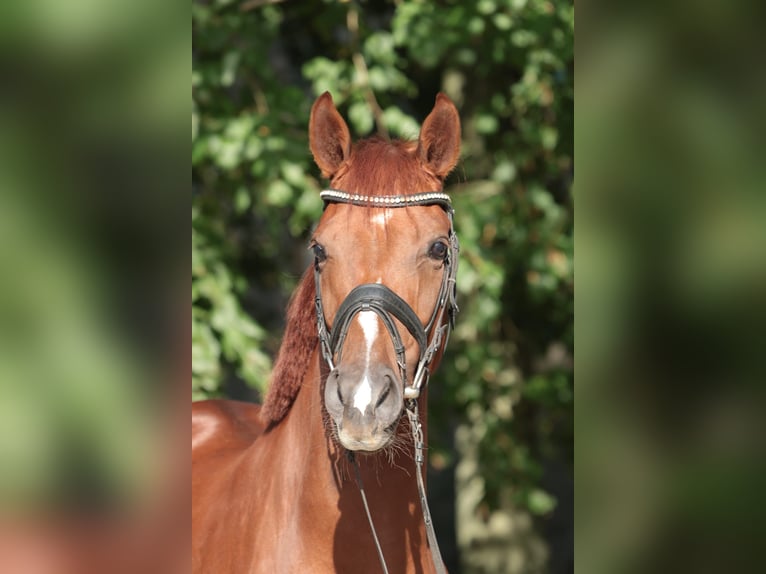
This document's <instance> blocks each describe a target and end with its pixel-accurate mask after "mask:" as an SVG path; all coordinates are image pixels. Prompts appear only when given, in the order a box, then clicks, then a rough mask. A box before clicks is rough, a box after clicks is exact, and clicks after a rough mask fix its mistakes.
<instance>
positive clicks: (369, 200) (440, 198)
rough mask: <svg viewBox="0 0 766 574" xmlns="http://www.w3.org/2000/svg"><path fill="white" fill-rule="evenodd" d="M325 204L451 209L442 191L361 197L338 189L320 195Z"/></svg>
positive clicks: (325, 191)
mask: <svg viewBox="0 0 766 574" xmlns="http://www.w3.org/2000/svg"><path fill="white" fill-rule="evenodd" d="M319 197H321V198H322V200H323V201H324V202H325V203H349V204H351V205H358V206H362V207H365V206H366V207H407V206H409V205H434V204H436V205H441V206H442V207H444V208H447V209H449V208H451V205H452V202H451V201H450V197H449V195H447V194H446V193H442V192H440V191H427V192H424V193H411V194H407V195H359V194H356V193H348V192H345V191H340V190H337V189H325V190H324V191H322V192H320V193H319Z"/></svg>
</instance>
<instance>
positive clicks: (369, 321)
mask: <svg viewBox="0 0 766 574" xmlns="http://www.w3.org/2000/svg"><path fill="white" fill-rule="evenodd" d="M357 319H358V320H359V325H360V326H361V327H362V332H363V333H364V342H365V344H366V345H367V356H366V357H365V366H364V376H363V377H362V382H361V383H360V384H359V386H358V387H357V389H356V392H355V393H354V408H356V409H358V410H359V412H360V413H362V414H364V410H365V409H366V408H367V405H369V404H370V401H371V400H372V385H371V384H370V379H369V378H368V377H367V372H368V369H369V367H370V355H371V354H372V345H373V343H374V342H375V338H376V337H377V336H378V316H377V314H376V313H375V312H374V311H362V312H361V313H359V315H357Z"/></svg>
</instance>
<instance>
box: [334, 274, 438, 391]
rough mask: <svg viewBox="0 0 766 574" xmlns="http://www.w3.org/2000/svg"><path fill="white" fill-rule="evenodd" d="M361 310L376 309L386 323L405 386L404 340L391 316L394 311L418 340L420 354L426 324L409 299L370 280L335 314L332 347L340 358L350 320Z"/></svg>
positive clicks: (424, 337)
mask: <svg viewBox="0 0 766 574" xmlns="http://www.w3.org/2000/svg"><path fill="white" fill-rule="evenodd" d="M362 311H368V312H374V313H376V314H377V315H378V316H379V317H380V319H381V321H383V324H384V325H385V326H386V329H387V330H388V333H389V335H390V336H391V341H392V342H393V345H394V351H395V352H396V359H397V363H398V365H399V374H400V375H401V377H402V382H403V384H404V386H405V387H406V386H407V368H406V360H405V356H404V344H403V343H402V337H401V335H399V331H398V329H397V328H396V325H395V324H394V321H393V319H392V318H391V316H392V315H393V316H394V317H395V318H396V319H398V320H399V321H400V322H401V323H402V325H404V326H405V327H406V328H407V330H408V331H409V332H410V333H411V334H412V336H413V337H414V338H415V340H416V341H417V342H418V348H419V349H420V352H421V358H422V356H423V352H424V350H425V349H426V345H427V339H426V332H425V330H424V329H423V325H421V324H420V319H418V316H417V315H415V312H414V311H413V310H412V308H411V307H410V306H409V305H408V304H407V302H406V301H405V300H404V299H402V298H401V297H399V295H397V294H396V293H394V292H393V291H391V289H389V288H388V287H386V286H385V285H381V284H380V283H368V284H365V285H359V286H358V287H355V288H354V289H352V291H351V293H349V294H348V297H346V298H345V299H344V300H343V303H342V304H341V306H340V309H338V312H337V313H336V314H335V324H334V325H333V327H332V330H331V332H332V335H331V337H330V348H331V349H333V350H334V351H335V353H336V354H337V359H338V362H340V360H341V353H342V351H343V342H344V340H345V338H346V335H347V334H348V329H349V325H350V324H351V320H352V319H353V318H354V317H355V316H356V315H357V314H358V313H361V312H362Z"/></svg>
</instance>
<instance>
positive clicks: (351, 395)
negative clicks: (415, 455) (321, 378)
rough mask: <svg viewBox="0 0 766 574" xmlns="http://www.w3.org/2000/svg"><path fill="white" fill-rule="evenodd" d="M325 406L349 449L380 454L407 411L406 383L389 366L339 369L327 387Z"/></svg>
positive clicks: (338, 434)
mask: <svg viewBox="0 0 766 574" xmlns="http://www.w3.org/2000/svg"><path fill="white" fill-rule="evenodd" d="M324 398H325V407H326V409H327V413H328V414H329V415H330V418H331V419H332V421H333V424H335V428H336V430H337V437H338V441H339V442H340V443H341V445H343V446H344V447H345V448H347V449H348V450H353V451H370V452H372V451H376V450H380V449H381V448H384V447H385V446H387V445H388V444H389V443H390V442H391V441H392V440H393V436H394V433H395V430H396V426H397V422H398V421H399V418H400V416H401V413H402V409H403V408H404V399H403V392H402V382H401V381H400V380H399V378H398V377H397V375H396V373H395V372H394V371H393V370H392V369H390V368H389V367H387V366H385V365H378V366H375V367H370V368H367V369H364V370H362V369H358V368H354V367H353V366H339V367H337V368H335V369H333V371H332V372H331V373H330V374H329V376H328V377H327V382H326V384H325V396H324Z"/></svg>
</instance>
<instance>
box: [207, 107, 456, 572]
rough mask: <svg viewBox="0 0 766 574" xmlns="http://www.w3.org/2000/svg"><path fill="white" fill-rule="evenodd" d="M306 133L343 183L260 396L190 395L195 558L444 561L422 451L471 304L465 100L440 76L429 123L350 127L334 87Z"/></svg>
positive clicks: (339, 565) (370, 564)
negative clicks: (450, 352)
mask: <svg viewBox="0 0 766 574" xmlns="http://www.w3.org/2000/svg"><path fill="white" fill-rule="evenodd" d="M309 141H310V147H311V152H312V154H313V156H314V160H315V161H316V163H317V165H318V166H319V168H320V169H321V172H322V176H323V177H326V178H327V179H329V181H330V187H331V189H328V190H326V191H323V192H322V198H323V200H324V201H325V204H326V206H325V211H324V213H323V215H322V217H321V219H320V221H319V225H318V227H317V228H316V231H315V233H314V235H313V238H312V240H311V244H310V249H311V250H312V251H313V255H314V264H313V265H312V266H311V267H310V268H309V269H308V270H307V271H306V273H305V274H304V276H303V278H302V280H301V281H300V283H299V285H298V287H297V289H296V292H295V293H294V294H293V297H292V299H291V302H290V305H289V307H288V312H287V325H286V332H285V336H284V340H283V343H282V347H281V349H280V351H279V354H278V357H277V360H276V364H275V366H274V371H273V375H272V379H271V382H270V386H269V390H268V393H267V395H266V397H265V400H264V403H263V405H262V406H258V405H255V404H246V403H239V402H233V401H219V400H212V401H203V402H198V403H194V404H192V561H193V571H194V572H197V573H206V574H224V573H268V574H275V573H276V574H284V573H292V572H296V573H312V574H316V573H324V572H340V573H354V574H358V573H362V574H366V573H369V572H381V571H386V570H388V571H390V572H392V573H402V572H411V573H430V572H443V571H444V566H443V564H442V562H441V557H440V555H439V552H438V547H437V545H436V540H435V537H434V536H433V527H432V526H431V523H430V514H429V512H428V505H427V502H426V498H425V490H424V487H423V486H422V471H421V466H422V449H423V443H424V441H425V440H426V416H425V413H426V400H427V399H426V384H427V382H428V375H429V372H430V371H432V370H433V369H434V368H435V367H436V365H437V364H438V362H439V360H440V358H441V355H442V352H443V350H444V346H445V344H446V340H447V335H448V334H449V329H450V326H451V323H452V320H453V319H454V314H455V312H456V311H457V307H456V305H455V273H456V266H457V252H458V245H457V238H456V237H455V234H454V231H453V228H452V208H451V207H450V204H449V197H448V196H447V195H446V194H444V193H443V192H442V187H443V181H444V178H445V177H446V175H447V174H448V173H449V172H450V171H451V170H452V169H453V168H454V167H455V165H456V163H457V161H458V156H459V153H460V120H459V118H458V114H457V110H456V109H455V106H454V105H453V104H452V102H451V101H450V100H449V99H448V98H447V97H446V96H444V95H442V94H439V95H438V96H437V98H436V103H435V105H434V108H433V110H432V111H431V113H430V114H429V115H428V117H427V118H426V119H425V121H424V122H423V126H422V129H421V133H420V136H419V138H418V140H417V141H413V142H406V141H388V140H383V139H380V138H372V139H367V140H362V141H360V142H357V143H355V144H353V145H352V143H351V138H350V134H349V130H348V127H347V125H346V123H345V121H344V120H343V118H342V117H341V116H340V114H339V113H338V111H337V109H336V108H335V105H334V104H333V101H332V98H331V96H330V95H329V94H328V93H325V94H323V95H322V96H320V97H319V98H318V99H317V100H316V102H315V103H314V105H313V107H312V110H311V118H310V125H309ZM405 415H406V416H405Z"/></svg>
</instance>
